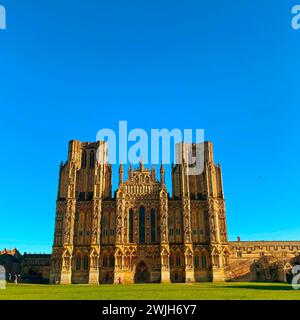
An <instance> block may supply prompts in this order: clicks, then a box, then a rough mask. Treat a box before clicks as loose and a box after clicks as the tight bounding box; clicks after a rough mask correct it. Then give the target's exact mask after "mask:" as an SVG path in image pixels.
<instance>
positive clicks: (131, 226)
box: [129, 209, 133, 242]
mask: <svg viewBox="0 0 300 320" xmlns="http://www.w3.org/2000/svg"><path fill="white" fill-rule="evenodd" d="M129 242H133V210H132V209H130V210H129Z"/></svg>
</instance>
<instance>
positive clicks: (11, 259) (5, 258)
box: [0, 248, 51, 283]
mask: <svg viewBox="0 0 300 320" xmlns="http://www.w3.org/2000/svg"><path fill="white" fill-rule="evenodd" d="M50 261H51V254H27V253H26V252H25V253H24V255H22V254H21V253H20V252H19V251H18V250H17V249H16V248H14V249H13V250H7V249H4V250H2V251H0V265H2V266H3V267H4V268H5V271H6V279H7V280H8V281H14V280H15V277H16V275H17V276H18V280H19V281H21V282H27V283H48V282H49V277H50Z"/></svg>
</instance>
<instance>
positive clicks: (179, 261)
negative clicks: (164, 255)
mask: <svg viewBox="0 0 300 320" xmlns="http://www.w3.org/2000/svg"><path fill="white" fill-rule="evenodd" d="M180 266H181V259H180V255H177V256H176V267H180Z"/></svg>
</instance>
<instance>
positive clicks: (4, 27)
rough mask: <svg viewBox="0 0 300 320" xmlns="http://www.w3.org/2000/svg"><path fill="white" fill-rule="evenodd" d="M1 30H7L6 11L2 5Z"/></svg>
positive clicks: (0, 15)
mask: <svg viewBox="0 0 300 320" xmlns="http://www.w3.org/2000/svg"><path fill="white" fill-rule="evenodd" d="M1 29H2V30H4V29H6V10H5V7H4V6H2V5H0V30H1Z"/></svg>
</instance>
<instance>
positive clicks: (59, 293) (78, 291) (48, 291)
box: [0, 282, 300, 300]
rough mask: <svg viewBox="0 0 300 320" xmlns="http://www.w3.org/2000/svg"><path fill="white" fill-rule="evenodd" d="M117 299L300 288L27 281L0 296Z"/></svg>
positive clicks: (274, 295)
mask: <svg viewBox="0 0 300 320" xmlns="http://www.w3.org/2000/svg"><path fill="white" fill-rule="evenodd" d="M3 299H9V300H11V299H12V300H16V299H22V300H23V299H26V300H27V299H28V300H42V299H50V300H64V299H68V300H73V299H74V300H80V299H87V300H102V299H108V300H118V299H126V300H130V299H141V300H143V299H145V300H147V299H156V300H160V299H186V300H192V299H194V300H210V299H222V300H227V299H229V300H232V299H235V300H241V299H252V300H259V299H278V300H282V299H299V300H300V290H294V289H293V288H292V287H291V285H288V284H281V283H254V282H251V283H249V282H247V283H246V282H235V283H232V282H230V283H196V284H169V285H165V284H164V285H163V284H135V285H99V286H96V285H30V284H19V285H15V284H9V285H8V286H7V288H6V289H5V290H0V300H3Z"/></svg>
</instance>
